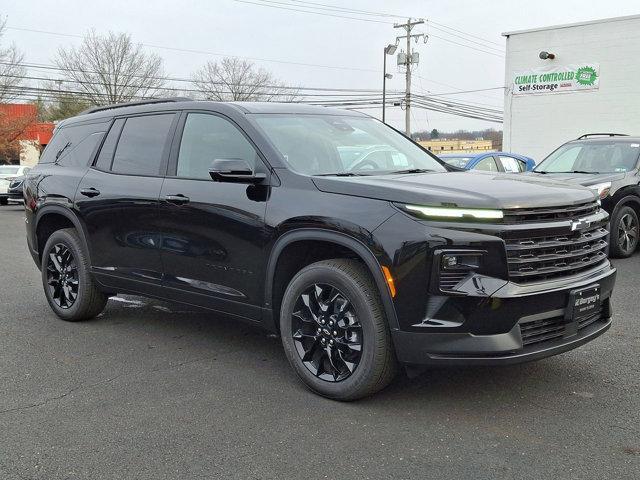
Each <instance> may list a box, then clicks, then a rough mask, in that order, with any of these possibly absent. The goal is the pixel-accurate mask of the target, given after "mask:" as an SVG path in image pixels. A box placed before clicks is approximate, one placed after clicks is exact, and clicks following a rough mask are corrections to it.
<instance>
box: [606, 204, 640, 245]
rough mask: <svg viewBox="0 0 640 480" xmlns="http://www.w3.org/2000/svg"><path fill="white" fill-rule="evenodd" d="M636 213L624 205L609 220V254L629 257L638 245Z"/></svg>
mask: <svg viewBox="0 0 640 480" xmlns="http://www.w3.org/2000/svg"><path fill="white" fill-rule="evenodd" d="M638 233H639V224H638V214H637V213H636V211H635V210H634V209H633V208H632V207H630V206H628V205H625V206H623V207H620V208H619V209H618V210H617V212H616V213H615V214H614V216H613V219H612V220H611V256H612V257H615V258H627V257H630V256H631V255H632V254H633V252H635V251H636V248H637V247H638Z"/></svg>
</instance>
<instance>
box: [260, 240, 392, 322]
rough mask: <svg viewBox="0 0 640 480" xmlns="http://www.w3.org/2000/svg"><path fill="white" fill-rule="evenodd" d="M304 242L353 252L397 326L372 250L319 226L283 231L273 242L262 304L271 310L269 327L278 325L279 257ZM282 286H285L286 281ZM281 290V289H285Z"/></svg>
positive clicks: (385, 285) (380, 270)
mask: <svg viewBox="0 0 640 480" xmlns="http://www.w3.org/2000/svg"><path fill="white" fill-rule="evenodd" d="M305 242H319V243H321V244H326V245H334V246H336V247H339V248H341V249H346V250H347V251H349V252H352V254H353V255H354V256H355V257H356V258H357V259H358V260H360V261H362V263H363V264H364V265H365V266H366V267H367V270H368V271H369V273H370V274H371V276H372V278H373V280H374V282H375V284H376V287H377V288H378V293H379V295H380V298H381V299H382V304H383V306H384V309H385V313H386V315H387V319H388V322H389V327H390V328H391V330H396V329H398V319H397V316H396V311H395V307H394V305H393V300H392V298H391V293H390V291H389V288H388V286H387V283H386V281H385V278H384V275H383V272H382V266H381V265H380V262H379V261H378V259H377V258H376V256H375V255H374V253H373V252H372V251H371V250H370V249H369V248H368V247H367V246H366V245H365V244H364V243H362V242H361V241H359V240H357V239H355V238H353V237H351V236H349V235H346V234H343V233H340V232H332V231H326V230H321V229H298V230H294V231H291V232H288V233H285V234H284V235H282V236H281V237H280V238H278V240H276V242H275V244H274V245H273V248H272V249H271V253H270V255H269V260H268V263H267V268H266V279H265V292H264V295H265V296H264V299H265V300H264V303H265V307H266V308H267V310H268V311H270V312H271V319H270V320H269V322H268V323H269V325H267V327H268V328H269V329H271V330H274V331H277V330H278V329H279V327H278V325H279V299H277V298H276V297H275V296H276V295H277V294H278V289H277V288H276V287H277V285H276V284H275V280H276V276H277V273H278V272H277V267H278V264H279V261H280V259H281V258H282V254H283V253H284V252H285V250H286V249H287V248H288V247H292V246H294V245H295V244H301V243H305ZM287 285H288V282H287ZM284 288H285V289H286V285H285V286H284ZM282 291H283V292H284V289H283V290H282Z"/></svg>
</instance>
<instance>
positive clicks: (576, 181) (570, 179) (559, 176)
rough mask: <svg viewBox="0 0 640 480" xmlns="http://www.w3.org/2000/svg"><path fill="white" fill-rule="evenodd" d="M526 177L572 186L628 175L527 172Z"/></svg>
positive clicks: (602, 181)
mask: <svg viewBox="0 0 640 480" xmlns="http://www.w3.org/2000/svg"><path fill="white" fill-rule="evenodd" d="M525 175H527V176H529V177H535V178H541V177H542V178H545V179H548V180H553V181H558V182H566V183H571V184H572V185H584V186H589V185H595V184H597V183H604V182H615V181H616V180H622V179H623V178H624V177H625V175H626V173H537V172H527V173H526V174H525Z"/></svg>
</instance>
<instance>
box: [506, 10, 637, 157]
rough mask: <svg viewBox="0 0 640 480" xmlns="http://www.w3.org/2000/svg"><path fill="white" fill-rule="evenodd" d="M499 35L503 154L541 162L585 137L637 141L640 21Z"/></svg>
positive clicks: (600, 22)
mask: <svg viewBox="0 0 640 480" xmlns="http://www.w3.org/2000/svg"><path fill="white" fill-rule="evenodd" d="M503 35H505V36H506V37H507V57H506V68H505V85H506V86H507V88H506V89H505V107H504V108H505V110H504V140H503V148H504V149H505V150H506V151H510V152H513V153H520V154H522V155H527V156H530V157H532V158H534V159H535V160H536V162H539V161H540V160H542V159H543V158H544V157H545V156H546V155H548V154H549V153H551V152H552V151H553V150H554V149H555V148H557V147H558V146H560V145H561V144H562V143H564V142H566V141H568V140H572V139H575V138H577V137H579V136H581V135H583V134H586V133H603V132H606V133H609V132H611V133H626V134H636V135H640V15H634V16H629V17H618V18H608V19H603V20H595V21H590V22H582V23H574V24H570V25H558V26H553V27H545V28H536V29H531V30H522V31H516V32H508V33H504V34H503ZM543 52H546V54H547V55H545V53H543ZM549 54H550V55H549ZM545 56H548V57H549V58H546V59H543V58H541V57H545ZM551 57H555V58H551Z"/></svg>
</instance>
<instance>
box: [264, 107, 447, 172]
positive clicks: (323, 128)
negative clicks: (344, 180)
mask: <svg viewBox="0 0 640 480" xmlns="http://www.w3.org/2000/svg"><path fill="white" fill-rule="evenodd" d="M253 118H254V119H255V122H256V123H257V124H258V126H259V127H260V128H261V129H262V130H263V132H264V133H265V135H266V136H267V137H268V138H269V140H271V142H272V143H273V144H274V145H275V147H276V148H277V149H278V150H279V151H280V153H281V154H282V156H283V157H284V159H285V160H286V162H287V163H288V164H289V166H290V167H291V169H293V170H295V171H296V172H298V173H302V174H305V175H335V174H343V175H345V174H346V175H349V174H352V175H379V174H385V173H391V172H397V171H403V170H433V171H437V172H445V171H446V169H445V168H444V167H443V166H442V164H440V162H438V160H437V159H436V158H434V157H433V156H431V155H429V154H428V153H426V152H425V151H424V150H422V149H421V148H420V147H418V146H417V145H415V144H414V143H413V142H411V141H410V140H408V139H407V138H406V137H405V136H404V135H402V134H400V133H398V132H396V131H395V130H393V129H391V128H389V127H387V126H386V125H384V124H383V123H381V122H379V121H377V120H375V119H373V118H368V117H348V116H340V115H295V114H290V115H280V114H278V115H262V114H261V115H255V116H254V117H253Z"/></svg>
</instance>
